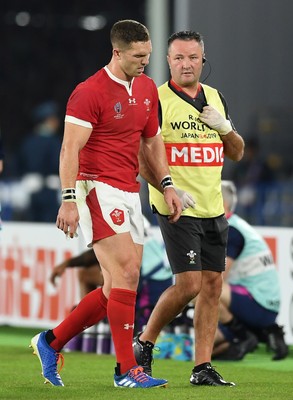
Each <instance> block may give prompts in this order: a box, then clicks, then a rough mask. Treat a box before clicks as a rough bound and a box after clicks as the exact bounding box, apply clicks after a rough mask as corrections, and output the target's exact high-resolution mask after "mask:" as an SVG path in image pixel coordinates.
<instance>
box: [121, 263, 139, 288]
mask: <svg viewBox="0 0 293 400" xmlns="http://www.w3.org/2000/svg"><path fill="white" fill-rule="evenodd" d="M121 274H122V277H123V279H124V280H125V282H127V283H128V284H130V285H131V286H133V285H137V284H138V281H139V275H140V261H139V260H138V259H137V258H136V257H133V258H131V259H129V260H128V261H126V262H125V263H123V265H122V268H121Z"/></svg>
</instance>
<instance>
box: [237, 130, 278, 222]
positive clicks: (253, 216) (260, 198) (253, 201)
mask: <svg viewBox="0 0 293 400" xmlns="http://www.w3.org/2000/svg"><path fill="white" fill-rule="evenodd" d="M276 174H277V171H276V170H275V169H273V168H272V167H271V165H270V164H269V162H268V160H267V159H264V158H263V157H262V155H261V153H260V144H259V139H258V138H256V137H250V138H249V139H247V140H246V141H245V152H244V156H243V158H242V160H241V161H240V162H239V163H237V165H236V166H235V167H234V168H233V173H232V175H231V178H232V181H233V182H234V183H235V185H236V187H237V189H238V208H239V210H240V212H241V215H243V216H245V219H247V221H248V222H249V223H253V224H259V225H263V224H265V216H264V209H265V204H266V201H267V199H268V194H269V191H270V190H271V189H272V188H273V187H274V184H275V183H276Z"/></svg>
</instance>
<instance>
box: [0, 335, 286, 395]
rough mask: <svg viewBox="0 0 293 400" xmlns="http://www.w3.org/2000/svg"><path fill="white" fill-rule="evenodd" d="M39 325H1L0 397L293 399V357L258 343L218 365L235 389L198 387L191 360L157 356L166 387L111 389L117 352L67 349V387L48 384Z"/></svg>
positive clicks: (158, 371) (64, 376)
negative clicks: (275, 354)
mask: <svg viewBox="0 0 293 400" xmlns="http://www.w3.org/2000/svg"><path fill="white" fill-rule="evenodd" d="M38 332H39V330H38V329H26V328H11V327H0V383H1V384H0V399H5V400H6V399H28V400H35V399H36V400H43V399H44V400H46V399H54V400H62V399H70V400H75V399H80V400H91V399H95V400H104V399H105V400H112V399H113V400H114V399H115V400H117V399H125V400H131V399H135V400H144V399H148V400H153V399H154V400H173V399H174V400H189V399H190V400H195V399H196V400H197V399H198V400H234V399H235V400H258V399H260V400H267V399H274V400H280V399H290V400H291V399H293V357H292V351H293V349H292V348H291V349H290V350H291V354H290V355H289V357H288V358H287V359H285V360H282V361H272V360H271V354H268V353H266V351H265V348H264V346H260V347H259V349H258V350H257V351H255V352H254V353H253V354H248V355H247V356H246V357H245V359H244V360H243V361H238V362H219V361H218V362H217V363H214V365H215V366H216V367H217V370H218V371H219V372H220V373H221V374H222V375H223V376H224V377H225V379H228V380H232V381H234V382H235V383H236V385H237V386H236V387H233V388H230V387H227V388H226V387H194V386H192V385H190V384H189V375H190V372H191V369H192V367H193V363H192V362H184V361H173V360H156V362H155V365H154V367H153V371H154V376H158V377H163V378H166V379H168V380H169V386H168V387H167V388H166V389H151V390H135V389H134V390H130V389H118V388H114V387H113V369H114V366H115V359H114V357H113V356H110V355H109V356H108V355H103V356H100V355H99V356H98V355H95V354H89V353H80V352H75V353H66V354H65V366H64V367H63V369H62V372H61V375H62V379H63V381H64V383H65V387H53V386H51V385H44V384H43V381H44V380H43V378H42V376H41V367H40V363H39V361H38V359H37V357H36V356H32V350H31V349H30V348H28V345H29V343H30V339H31V337H32V336H33V335H35V334H36V333H38Z"/></svg>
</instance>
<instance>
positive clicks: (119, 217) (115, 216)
mask: <svg viewBox="0 0 293 400" xmlns="http://www.w3.org/2000/svg"><path fill="white" fill-rule="evenodd" d="M110 217H111V219H112V221H113V224H115V225H122V224H123V223H124V221H125V219H124V211H123V210H119V208H115V209H114V210H113V211H112V212H111V213H110Z"/></svg>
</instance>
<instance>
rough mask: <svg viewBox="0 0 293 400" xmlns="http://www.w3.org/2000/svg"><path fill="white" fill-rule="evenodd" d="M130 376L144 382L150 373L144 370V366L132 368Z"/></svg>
mask: <svg viewBox="0 0 293 400" xmlns="http://www.w3.org/2000/svg"><path fill="white" fill-rule="evenodd" d="M129 376H130V377H131V378H132V379H133V380H135V381H136V382H138V383H144V382H147V381H148V380H149V377H148V375H147V374H145V373H144V372H143V367H136V368H132V369H131V370H130V371H129Z"/></svg>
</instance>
